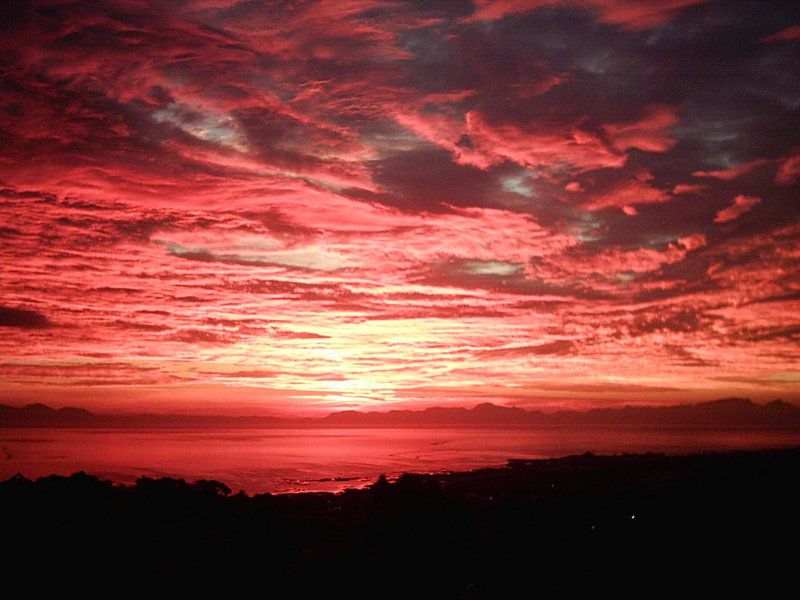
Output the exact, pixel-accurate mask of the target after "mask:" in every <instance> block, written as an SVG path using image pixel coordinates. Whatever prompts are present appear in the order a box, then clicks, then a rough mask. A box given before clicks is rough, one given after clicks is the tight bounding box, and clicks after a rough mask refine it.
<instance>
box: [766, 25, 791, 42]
mask: <svg viewBox="0 0 800 600" xmlns="http://www.w3.org/2000/svg"><path fill="white" fill-rule="evenodd" d="M797 39H800V25H795V26H794V27H787V28H786V29H781V30H780V31H778V32H776V33H773V34H772V35H768V36H766V37H763V38H761V41H762V42H767V43H768V42H787V41H789V40H797Z"/></svg>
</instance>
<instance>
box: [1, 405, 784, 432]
mask: <svg viewBox="0 0 800 600" xmlns="http://www.w3.org/2000/svg"><path fill="white" fill-rule="evenodd" d="M586 425H606V426H670V427H676V426H678V427H679V426H686V427H791V428H795V427H797V428H800V407H798V406H796V405H794V404H789V403H787V402H783V401H781V400H775V401H774V402H770V403H768V404H756V403H755V402H752V401H751V400H748V399H745V398H726V399H723V400H715V401H712V402H702V403H699V404H680V405H672V406H625V407H622V408H594V409H591V410H587V411H566V410H564V411H558V412H552V413H545V412H541V411H538V410H523V409H521V408H512V407H507V406H498V405H496V404H491V403H483V404H478V405H477V406H475V407H473V408H451V407H433V408H427V409H424V410H391V411H388V412H360V411H343V412H335V413H332V414H330V415H328V416H326V417H322V418H304V419H288V418H280V417H261V416H213V415H154V414H121V415H111V414H98V413H92V412H89V411H88V410H85V409H82V408H72V407H65V408H59V409H54V408H51V407H49V406H46V405H44V404H28V405H27V406H21V407H14V406H8V405H4V404H0V427H95V428H102V427H125V428H142V429H147V428H161V429H164V428H260V427H504V426H586Z"/></svg>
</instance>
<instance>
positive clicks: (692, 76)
mask: <svg viewBox="0 0 800 600" xmlns="http://www.w3.org/2000/svg"><path fill="white" fill-rule="evenodd" d="M0 148H2V151H0V189H1V190H2V191H0V261H1V262H0V402H4V403H9V404H21V403H25V402H34V401H39V402H45V403H47V404H50V405H53V406H64V405H77V406H83V407H86V408H90V409H95V410H103V411H130V410H135V411H141V412H202V413H247V414H277V413H281V414H288V413H303V414H312V413H315V412H329V411H331V410H337V409H344V408H360V409H369V410H383V409H388V408H396V407H403V408H409V407H423V406H431V405H470V406H471V405H474V404H477V403H478V402H484V401H491V402H495V403H499V404H507V405H514V406H521V407H525V408H543V409H549V408H555V407H570V408H578V409H582V408H590V407H594V406H611V405H618V404H633V403H636V404H638V403H642V404H653V403H656V404H657V403H676V402H687V401H700V400H708V399H714V398H720V397H725V396H731V395H737V396H746V397H750V398H753V399H755V400H759V401H766V400H773V399H776V398H783V399H785V400H794V401H797V400H798V399H800V392H798V390H799V389H800V367H799V366H798V365H799V364H800V3H797V2H767V1H762V2H755V1H747V2H737V1H735V0H724V1H708V2H704V1H703V0H650V1H647V2H640V1H638V0H497V1H488V0H464V1H457V0H447V1H445V0H430V1H425V2H400V1H397V2H394V1H392V2H389V1H378V0H341V1H339V0H330V1H325V0H319V1H302V0H292V1H283V2H252V1H236V0H172V1H169V2H165V1H159V2H155V1H154V2H147V1H144V0H140V1H135V0H134V1H125V2H122V1H119V2H115V1H111V0H102V1H100V0H98V1H88V0H76V1H57V0H50V1H44V0H42V1H39V0H32V1H13V0H6V1H4V2H3V3H2V6H1V7H0Z"/></svg>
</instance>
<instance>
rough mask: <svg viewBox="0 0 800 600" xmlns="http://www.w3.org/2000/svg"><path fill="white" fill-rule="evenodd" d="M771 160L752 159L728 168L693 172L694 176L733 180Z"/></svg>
mask: <svg viewBox="0 0 800 600" xmlns="http://www.w3.org/2000/svg"><path fill="white" fill-rule="evenodd" d="M769 162H770V161H768V160H765V159H758V160H751V161H750V162H746V163H741V164H739V165H734V166H733V167H729V168H727V169H720V170H717V171H695V172H694V173H692V175H693V176H694V177H713V178H714V179H720V180H722V181H731V180H733V179H736V178H738V177H741V176H742V175H746V174H747V173H749V172H750V171H753V170H754V169H757V168H758V167H760V166H762V165H766V164H768V163H769Z"/></svg>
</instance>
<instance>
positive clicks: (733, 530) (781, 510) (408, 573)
mask: <svg viewBox="0 0 800 600" xmlns="http://www.w3.org/2000/svg"><path fill="white" fill-rule="evenodd" d="M798 473H800V449H798V450H771V451H757V452H737V453H727V454H702V455H701V454H696V455H687V456H664V455H656V454H647V455H622V456H613V457H611V456H593V455H582V456H573V457H568V458H563V459H553V460H537V461H511V462H510V463H509V464H508V466H507V467H506V468H497V469H484V470H479V471H474V472H466V473H453V474H450V475H405V476H402V477H401V478H399V479H398V480H397V481H396V482H387V481H386V480H383V479H381V480H379V481H378V482H376V483H375V484H374V485H373V486H372V487H371V488H369V489H365V490H349V491H347V492H345V493H342V494H339V495H333V494H324V493H315V494H298V495H277V496H271V495H257V496H252V497H250V496H246V495H244V494H236V495H231V494H230V490H228V489H227V488H226V487H225V486H224V485H223V484H220V483H217V482H213V481H199V482H197V483H194V484H189V483H186V482H184V481H181V480H175V479H149V478H142V479H140V480H139V481H138V482H137V483H136V485H135V486H129V487H125V486H114V485H112V484H111V483H110V482H107V481H101V480H98V479H96V478H94V477H91V476H87V475H85V474H76V475H73V476H72V477H68V478H65V477H58V476H50V477H45V478H42V479H39V480H37V481H35V482H34V481H29V480H27V479H24V478H21V477H18V478H13V479H11V480H8V481H6V482H5V483H2V484H0V515H2V523H0V526H1V527H2V531H3V546H4V548H5V549H6V558H5V559H4V564H3V567H4V583H5V585H6V586H10V585H12V584H14V585H21V586H22V588H21V589H22V590H24V591H25V592H26V593H29V594H32V595H36V592H37V591H39V592H42V591H48V590H52V589H56V590H57V591H59V592H61V593H62V594H63V593H66V591H67V590H72V591H79V592H81V593H82V594H90V595H91V594H94V593H104V594H115V593H117V592H118V591H120V590H124V591H126V593H128V592H138V593H147V594H153V595H157V596H161V595H166V594H195V593H201V594H202V595H203V597H206V596H210V595H212V594H216V595H220V596H221V595H223V594H224V595H225V596H228V595H238V594H242V593H247V594H248V595H250V594H253V595H256V596H258V597H265V598H285V597H298V598H302V597H322V596H323V595H324V596H332V595H336V596H337V597H338V596H340V595H341V596H342V597H344V598H361V597H370V598H387V597H404V598H408V597H419V598H529V597H530V598H537V597H543V598H552V597H555V596H557V595H558V596H562V595H564V594H569V593H571V592H576V591H577V592H587V593H591V594H592V595H595V594H597V593H600V592H601V591H602V592H611V593H613V594H615V595H619V594H622V593H631V592H633V593H636V594H637V595H638V596H641V597H650V596H653V595H660V594H664V593H665V592H671V593H676V594H677V593H679V594H681V595H687V594H688V595H696V594H699V593H714V594H715V597H717V596H719V595H720V594H722V593H724V592H726V591H730V590H736V591H737V592H739V593H747V592H748V591H749V592H753V593H758V595H759V597H770V596H771V595H772V594H773V593H774V592H775V590H776V589H780V588H779V587H778V586H790V587H788V588H786V589H792V588H793V586H794V585H795V583H796V567H797V563H796V557H797V543H798V542H797V540H798V539H800V537H798V534H800V513H799V512H798V507H799V506H800V493H799V491H798V485H797V475H798Z"/></svg>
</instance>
